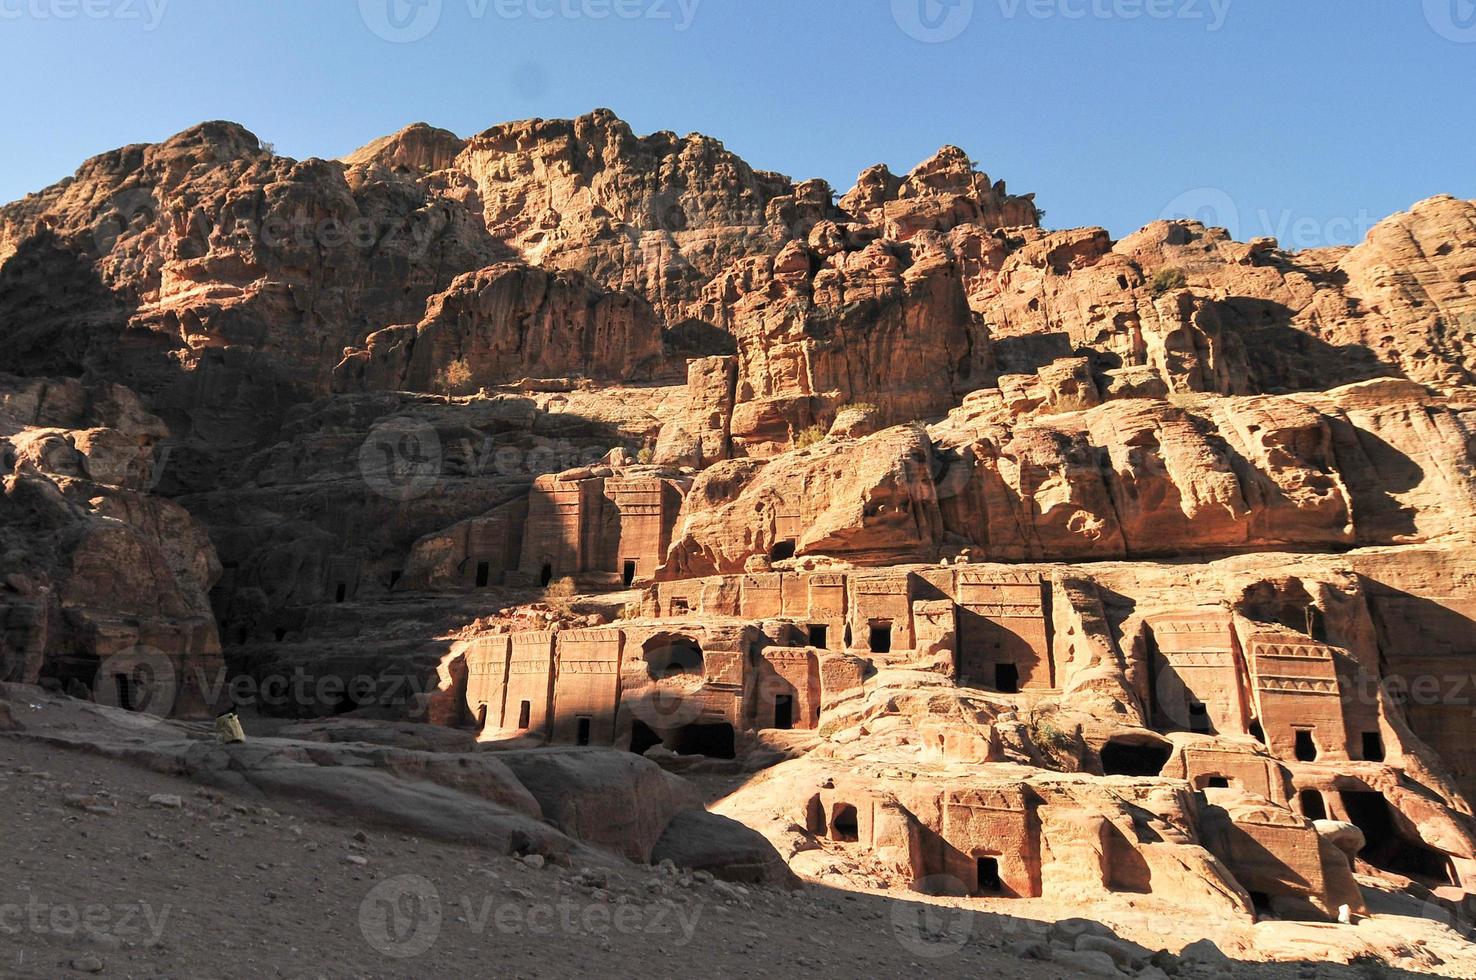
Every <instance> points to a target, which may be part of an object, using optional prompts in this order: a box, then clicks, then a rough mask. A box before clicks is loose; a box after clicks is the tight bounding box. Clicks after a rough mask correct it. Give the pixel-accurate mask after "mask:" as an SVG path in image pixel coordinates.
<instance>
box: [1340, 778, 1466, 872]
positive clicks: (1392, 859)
mask: <svg viewBox="0 0 1476 980" xmlns="http://www.w3.org/2000/svg"><path fill="white" fill-rule="evenodd" d="M1342 796H1343V808H1344V809H1345V810H1347V811H1348V819H1349V820H1350V821H1351V822H1352V823H1353V824H1354V825H1355V826H1357V827H1358V829H1359V830H1361V831H1363V836H1364V839H1365V840H1367V842H1368V843H1367V845H1366V846H1365V847H1364V848H1363V850H1361V851H1359V852H1358V856H1359V857H1361V858H1362V859H1363V860H1365V861H1367V862H1368V863H1369V864H1371V865H1373V866H1374V867H1376V868H1382V869H1384V870H1385V871H1392V872H1394V873H1395V874H1399V875H1404V876H1405V877H1406V878H1413V879H1415V880H1416V881H1419V882H1420V883H1421V884H1424V885H1449V884H1451V881H1452V879H1451V873H1450V858H1448V857H1446V856H1445V855H1444V854H1442V853H1441V852H1439V851H1436V850H1433V849H1432V848H1429V847H1426V846H1425V845H1424V844H1423V843H1421V842H1419V841H1415V840H1410V839H1408V838H1407V837H1404V836H1402V835H1401V834H1400V833H1399V830H1398V828H1397V827H1396V825H1395V822H1394V815H1393V814H1392V813H1390V811H1389V803H1388V801H1387V800H1385V799H1384V794H1382V793H1344V794H1342Z"/></svg>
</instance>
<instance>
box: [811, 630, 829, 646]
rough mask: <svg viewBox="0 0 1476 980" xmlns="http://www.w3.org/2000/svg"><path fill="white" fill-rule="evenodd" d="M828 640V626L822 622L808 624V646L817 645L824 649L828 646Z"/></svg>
mask: <svg viewBox="0 0 1476 980" xmlns="http://www.w3.org/2000/svg"><path fill="white" fill-rule="evenodd" d="M829 641H830V627H828V626H826V625H825V624H824V623H811V624H810V646H812V647H818V648H819V649H821V650H824V649H827V648H828V647H829V646H830V642H829Z"/></svg>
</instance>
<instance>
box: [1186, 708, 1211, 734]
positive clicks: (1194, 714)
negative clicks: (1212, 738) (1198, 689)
mask: <svg viewBox="0 0 1476 980" xmlns="http://www.w3.org/2000/svg"><path fill="white" fill-rule="evenodd" d="M1189 730H1190V731H1191V732H1199V733H1201V734H1205V735H1208V734H1212V732H1211V729H1210V716H1209V709H1207V708H1206V707H1205V706H1204V705H1202V704H1200V703H1199V702H1198V701H1191V702H1190V703H1189Z"/></svg>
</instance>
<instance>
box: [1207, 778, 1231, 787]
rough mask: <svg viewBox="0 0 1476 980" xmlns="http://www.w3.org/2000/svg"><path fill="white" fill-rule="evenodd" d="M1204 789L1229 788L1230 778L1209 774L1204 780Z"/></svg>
mask: <svg viewBox="0 0 1476 980" xmlns="http://www.w3.org/2000/svg"><path fill="white" fill-rule="evenodd" d="M1204 788H1205V789H1229V788H1230V780H1229V778H1227V777H1225V776H1210V777H1208V778H1206V779H1205V781H1204Z"/></svg>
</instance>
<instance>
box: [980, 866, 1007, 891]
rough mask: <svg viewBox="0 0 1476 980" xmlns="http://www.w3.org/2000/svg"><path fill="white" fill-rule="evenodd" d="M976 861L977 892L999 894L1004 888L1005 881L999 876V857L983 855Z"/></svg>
mask: <svg viewBox="0 0 1476 980" xmlns="http://www.w3.org/2000/svg"><path fill="white" fill-rule="evenodd" d="M975 863H976V865H977V882H978V885H977V887H976V889H975V894H978V895H998V894H999V893H1000V892H1001V891H1003V890H1004V882H1003V881H1001V880H1000V878H999V858H995V857H981V858H979V859H977V861H976V862H975Z"/></svg>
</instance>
